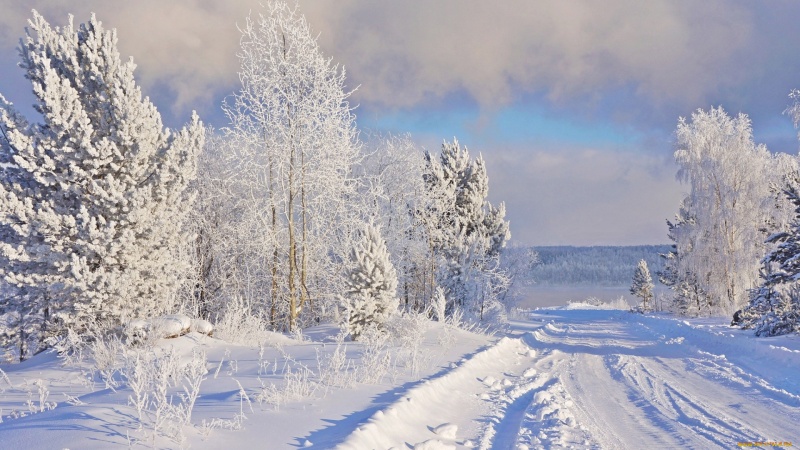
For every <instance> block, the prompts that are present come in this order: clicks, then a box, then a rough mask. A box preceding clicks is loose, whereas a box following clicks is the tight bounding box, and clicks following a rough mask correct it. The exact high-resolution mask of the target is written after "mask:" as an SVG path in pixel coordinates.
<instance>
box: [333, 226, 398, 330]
mask: <svg viewBox="0 0 800 450" xmlns="http://www.w3.org/2000/svg"><path fill="white" fill-rule="evenodd" d="M350 260H351V261H350V262H351V264H352V266H351V268H350V269H349V271H348V272H347V274H346V279H345V285H346V287H347V291H346V292H345V297H344V298H343V299H342V301H343V305H344V309H345V312H346V316H347V320H348V328H349V330H350V335H351V336H352V338H353V340H356V339H358V337H359V336H360V335H361V334H362V333H363V332H364V330H365V329H366V328H368V327H377V328H380V327H382V326H383V324H384V323H385V322H386V320H387V319H388V318H389V317H390V316H391V314H392V313H394V312H395V311H396V310H397V305H398V300H397V272H396V271H395V268H394V266H393V265H392V262H391V261H390V260H389V251H388V250H387V248H386V243H385V242H384V240H383V237H382V236H381V232H380V228H378V227H377V226H376V225H374V224H369V225H367V226H366V228H365V229H364V232H363V234H362V240H361V242H359V243H358V244H357V245H356V247H355V248H353V251H352V252H351V254H350Z"/></svg>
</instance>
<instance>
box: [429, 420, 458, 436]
mask: <svg viewBox="0 0 800 450" xmlns="http://www.w3.org/2000/svg"><path fill="white" fill-rule="evenodd" d="M433 432H434V433H436V435H437V436H440V437H442V438H443V439H450V440H455V438H456V433H458V425H455V424H452V423H443V424H441V425H439V426H438V427H436V428H434V429H433Z"/></svg>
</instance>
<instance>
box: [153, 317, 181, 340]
mask: <svg viewBox="0 0 800 450" xmlns="http://www.w3.org/2000/svg"><path fill="white" fill-rule="evenodd" d="M187 329H188V327H187ZM183 330H184V328H183V321H181V320H180V319H178V318H174V317H169V316H164V317H157V318H155V319H151V320H150V329H149V330H148V333H155V335H156V336H157V337H160V338H175V337H178V336H180V335H181V334H183Z"/></svg>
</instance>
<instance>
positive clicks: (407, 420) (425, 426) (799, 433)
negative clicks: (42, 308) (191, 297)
mask: <svg viewBox="0 0 800 450" xmlns="http://www.w3.org/2000/svg"><path fill="white" fill-rule="evenodd" d="M580 307H582V308H583V307H585V308H589V306H587V305H584V306H580ZM572 308H574V309H569V308H553V309H539V310H536V311H534V312H532V313H529V314H528V315H527V316H526V317H525V318H524V320H518V321H515V322H512V324H511V327H510V329H509V330H508V331H507V333H506V334H505V336H503V337H501V338H497V339H495V338H489V337H486V336H482V335H476V334H472V333H467V332H464V331H462V330H454V329H452V328H447V327H444V326H442V325H441V324H429V328H428V331H426V332H425V333H423V334H422V335H421V336H423V337H424V339H423V340H422V341H420V342H421V343H420V347H419V358H418V359H419V372H418V374H414V373H412V372H410V371H409V370H410V368H409V367H407V365H402V364H398V365H396V366H395V365H393V366H392V367H394V372H392V373H389V374H388V375H387V376H385V377H384V378H383V379H382V380H381V381H380V382H375V383H351V384H347V385H346V386H340V387H336V386H329V385H323V384H321V382H320V381H319V377H318V375H314V374H320V373H322V370H323V369H324V367H323V366H325V364H329V365H330V364H331V363H324V362H325V361H329V357H330V356H331V355H333V354H334V353H335V352H336V351H337V350H336V349H338V348H339V346H338V345H335V344H333V343H332V341H330V336H333V335H335V333H334V331H335V328H334V327H331V326H322V327H319V329H316V330H308V331H309V333H308V338H309V339H310V340H307V341H302V342H301V341H295V340H292V339H290V338H288V337H285V336H279V335H275V336H273V338H274V339H278V338H280V340H279V341H275V342H273V345H272V346H265V347H261V348H257V347H248V346H242V345H234V344H230V343H227V342H225V341H223V340H220V339H215V338H207V337H202V336H199V335H187V336H184V337H181V338H178V339H174V340H164V341H163V342H160V343H159V345H160V346H164V347H167V346H168V347H169V348H171V349H172V350H174V351H175V352H176V354H179V355H183V356H184V357H189V356H191V355H192V354H193V352H194V351H195V350H198V349H199V350H202V351H204V352H206V354H207V360H208V363H207V364H208V365H207V367H208V369H209V372H208V373H207V374H206V376H205V380H204V381H203V383H202V388H201V392H200V395H199V397H198V399H197V403H196V404H195V405H194V409H193V411H192V418H191V422H192V423H191V424H190V425H185V426H184V427H183V428H182V430H183V432H184V435H183V436H184V440H183V441H181V440H178V439H172V438H169V437H168V436H167V435H159V436H158V437H157V439H156V437H155V434H154V433H152V432H150V431H148V430H149V428H148V427H151V426H152V425H151V424H152V421H151V420H150V419H148V418H147V417H145V419H144V421H143V422H142V421H139V422H137V420H136V417H137V412H136V410H135V409H134V408H133V406H131V405H130V401H129V396H130V395H131V393H132V391H131V389H130V388H129V387H127V386H125V385H123V384H118V385H117V387H116V388H115V389H111V388H107V387H105V385H104V384H103V382H102V381H100V380H99V379H98V378H97V377H94V378H91V379H90V378H87V376H92V374H91V373H90V372H86V371H82V370H83V369H80V368H79V367H72V366H64V365H62V364H61V363H60V362H59V360H58V359H57V358H56V356H55V355H54V354H48V353H43V354H40V355H37V356H36V357H34V358H32V359H31V360H29V361H26V362H24V363H22V364H15V365H7V366H4V368H3V372H2V373H0V418H2V419H3V420H2V421H0V449H4V448H14V449H17V448H25V449H39V448H42V449H50V448H81V449H107V448H126V447H133V448H139V447H141V448H153V447H157V448H168V449H172V448H176V449H177V448H186V447H191V448H194V449H219V448H237V449H238V448H267V449H290V448H301V447H309V448H312V449H325V450H327V449H331V448H340V449H346V450H350V449H357V450H368V449H389V448H397V449H448V448H480V449H525V448H531V449H540V448H546V449H547V448H567V447H569V448H593V449H594V448H596V449H642V448H648V449H650V448H653V449H662V448H667V449H668V448H682V449H683V448H692V449H695V448H696V449H713V448H740V447H739V446H738V445H737V444H738V443H759V442H772V443H791V444H793V445H794V446H797V445H800V426H798V425H800V377H798V376H797V374H798V373H799V372H800V336H797V335H793V336H782V337H774V338H755V337H754V336H753V334H752V332H749V331H742V330H737V329H733V328H730V327H728V326H727V324H725V323H724V321H722V320H720V319H691V320H686V321H684V320H683V319H681V318H676V317H673V316H666V315H664V316H657V315H656V316H642V315H640V314H634V313H630V312H627V311H620V310H598V309H577V307H575V306H573V307H572ZM348 344H349V345H347V346H345V347H344V351H345V353H344V354H343V355H346V357H347V358H348V361H350V362H348V363H347V364H346V365H344V366H342V367H343V368H340V369H339V370H340V372H337V373H339V374H340V375H341V376H345V375H348V374H349V373H351V372H352V371H353V370H355V368H356V367H359V364H364V359H363V358H364V356H363V354H364V350H363V344H360V343H353V342H350V343H348ZM359 358H360V359H359ZM320 361H322V362H323V363H324V364H323V366H320V364H321V363H320ZM289 364H292V366H291V367H294V368H302V367H306V366H305V365H307V366H308V367H310V369H309V370H308V371H307V372H305V373H308V374H311V376H313V377H317V378H311V379H309V380H306V381H303V379H301V378H297V375H296V374H297V373H300V372H293V373H294V374H295V378H293V380H295V381H294V384H292V386H294V387H292V388H291V389H290V385H289V382H288V381H287V379H288V375H287V374H288V373H289V372H287V371H286V370H285V369H282V367H289V366H288V365H289ZM420 378H421V379H420ZM118 379H119V378H118ZM273 382H274V383H277V384H276V386H277V387H276V388H275V390H274V391H271V390H270V391H266V392H276V393H284V394H285V395H286V396H287V397H286V398H285V400H283V401H282V402H280V404H279V406H278V403H274V402H273V403H268V402H267V403H262V402H260V401H256V399H257V398H258V395H259V393H261V392H265V386H272V385H271V384H270V383H273ZM314 383H316V384H314ZM302 386H307V387H309V388H313V389H312V391H310V392H307V393H304V394H302V393H298V391H297V390H298V389H299V387H302ZM273 387H274V386H273ZM173 391H175V389H173ZM178 392H180V391H178ZM242 392H245V393H246V395H247V396H248V398H249V399H251V400H247V401H246V402H245V401H244V396H243V395H242ZM289 394H292V395H294V396H293V397H288V395H289ZM295 394H296V395H295ZM301 394H302V395H301ZM176 395H177V394H176ZM276 395H277V394H276ZM37 398H38V400H37ZM251 401H252V402H253V403H252V404H251V403H250V402H251ZM239 416H241V417H243V419H242V421H241V422H239V423H240V424H241V426H238V425H237V426H233V425H236V424H237V422H233V421H234V420H236V417H239ZM148 417H149V416H148ZM213 421H216V423H219V424H222V425H220V426H212V425H209V424H210V423H214V422H213ZM142 423H144V426H142V425H141V424H142ZM225 424H233V425H231V426H228V427H227V428H226V426H225ZM762 448H764V447H762Z"/></svg>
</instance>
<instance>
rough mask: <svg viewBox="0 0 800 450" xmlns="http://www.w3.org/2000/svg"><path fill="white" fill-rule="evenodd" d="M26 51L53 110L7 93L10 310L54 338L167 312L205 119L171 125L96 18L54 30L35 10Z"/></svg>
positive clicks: (3, 265) (4, 306)
mask: <svg viewBox="0 0 800 450" xmlns="http://www.w3.org/2000/svg"><path fill="white" fill-rule="evenodd" d="M19 54H20V58H21V63H20V66H21V67H22V68H23V69H24V70H25V72H26V74H25V76H26V78H27V79H29V80H30V81H31V85H32V88H33V93H34V94H35V97H36V104H35V105H34V106H35V108H36V111H37V112H39V113H40V114H41V116H42V122H41V123H29V122H28V121H27V120H26V119H25V118H24V117H23V116H22V115H20V114H19V113H18V112H16V111H15V109H14V108H13V105H12V104H11V103H9V102H8V101H6V100H5V99H4V98H3V97H2V96H0V130H1V131H2V134H0V164H1V165H2V179H1V180H0V196H1V197H0V224H1V225H0V274H2V276H3V278H4V280H5V282H6V283H8V284H9V285H10V286H12V289H13V293H12V295H6V296H3V297H4V298H3V299H2V300H0V314H2V313H6V312H12V311H13V312H14V317H16V318H17V320H18V321H19V323H17V324H15V325H16V326H15V327H13V328H16V330H18V331H19V332H20V333H22V334H27V335H30V334H41V336H40V338H44V337H46V336H45V335H49V334H53V333H58V332H59V331H60V330H62V329H63V328H64V327H81V326H82V325H84V324H85V323H87V322H89V321H101V322H105V323H108V324H113V323H116V322H119V321H120V320H121V319H124V318H129V317H133V316H141V315H145V314H151V313H154V312H158V311H160V310H162V309H163V308H164V306H165V305H170V304H171V303H170V300H171V299H173V298H174V296H175V292H176V289H177V284H178V280H179V273H180V272H181V271H182V270H184V269H185V264H184V262H183V261H181V260H179V259H177V258H176V248H177V246H179V245H181V243H183V242H185V241H186V239H187V236H186V234H185V233H184V232H183V231H182V230H183V221H184V219H185V217H186V215H187V213H188V211H189V208H190V206H191V198H190V196H189V195H188V191H187V186H188V184H189V183H190V181H192V179H193V178H194V177H195V173H196V158H197V154H198V152H199V150H200V148H201V147H202V146H203V140H204V129H203V126H202V124H201V122H200V120H199V118H198V117H197V115H193V116H192V119H191V122H190V124H189V125H188V126H187V127H185V128H183V129H182V130H180V131H178V132H176V133H174V132H171V131H170V130H169V129H166V128H164V126H163V125H162V122H161V116H160V115H159V113H158V111H157V110H156V108H155V106H154V105H153V104H152V103H151V102H150V100H149V99H148V98H143V97H142V93H141V90H140V88H139V87H138V86H137V85H136V82H135V81H134V78H133V71H134V68H135V65H134V64H133V61H132V60H129V61H127V62H123V61H121V59H120V55H119V52H118V51H117V35H116V32H115V31H114V30H106V29H104V28H103V26H102V24H101V23H100V22H99V21H97V19H96V18H95V17H94V16H92V17H91V19H90V20H89V22H88V23H87V24H81V25H80V26H79V27H77V28H75V27H74V25H73V23H72V18H70V21H69V23H68V24H67V25H65V26H64V27H61V28H53V27H51V26H50V24H49V23H47V21H45V19H44V18H43V17H42V16H41V15H40V14H38V13H37V12H36V11H34V13H33V18H32V19H31V20H30V21H29V27H28V29H27V35H26V36H25V37H24V38H23V39H22V40H21V43H20V47H19Z"/></svg>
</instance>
